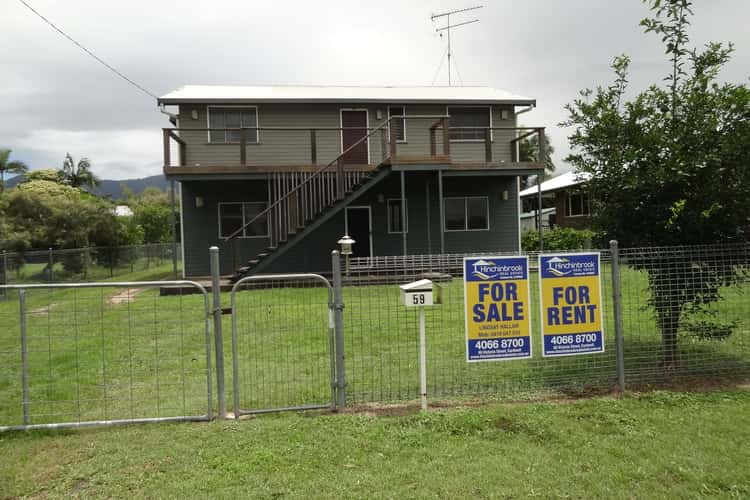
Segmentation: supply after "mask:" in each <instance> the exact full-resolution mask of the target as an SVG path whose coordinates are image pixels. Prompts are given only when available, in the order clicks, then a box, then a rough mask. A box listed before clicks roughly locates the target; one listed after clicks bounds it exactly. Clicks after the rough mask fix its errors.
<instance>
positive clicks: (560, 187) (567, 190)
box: [521, 172, 591, 230]
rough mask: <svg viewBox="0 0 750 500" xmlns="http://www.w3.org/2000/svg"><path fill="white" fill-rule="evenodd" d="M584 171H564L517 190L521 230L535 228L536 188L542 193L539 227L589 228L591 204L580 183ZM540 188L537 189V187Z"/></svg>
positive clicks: (537, 191)
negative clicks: (519, 203) (518, 191)
mask: <svg viewBox="0 0 750 500" xmlns="http://www.w3.org/2000/svg"><path fill="white" fill-rule="evenodd" d="M587 179H588V174H586V173H577V172H566V173H564V174H560V175H558V176H556V177H553V178H552V179H549V180H546V181H544V182H542V184H541V186H538V185H535V186H531V187H529V188H526V189H524V190H523V191H521V206H522V210H523V211H522V212H521V225H522V227H523V230H537V229H538V228H539V225H538V217H537V206H538V205H539V203H538V196H539V191H540V190H541V194H542V211H541V215H542V217H541V223H542V229H543V230H546V229H552V228H554V227H555V226H557V227H571V228H574V229H589V228H590V227H591V205H590V203H589V193H588V192H587V191H586V189H585V188H584V186H583V184H584V183H585V182H586V180H587ZM540 188H541V189H540Z"/></svg>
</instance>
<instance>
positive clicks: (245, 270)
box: [235, 266, 250, 274]
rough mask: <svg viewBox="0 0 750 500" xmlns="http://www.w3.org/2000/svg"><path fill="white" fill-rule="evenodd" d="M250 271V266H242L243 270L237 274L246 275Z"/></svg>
mask: <svg viewBox="0 0 750 500" xmlns="http://www.w3.org/2000/svg"><path fill="white" fill-rule="evenodd" d="M249 270H250V266H242V267H241V268H239V269H237V271H236V273H235V274H245V273H246V272H248V271H249Z"/></svg>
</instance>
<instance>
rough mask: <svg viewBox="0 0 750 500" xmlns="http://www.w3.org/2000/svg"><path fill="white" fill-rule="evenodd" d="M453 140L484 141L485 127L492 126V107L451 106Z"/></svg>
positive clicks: (449, 110) (451, 134)
mask: <svg viewBox="0 0 750 500" xmlns="http://www.w3.org/2000/svg"><path fill="white" fill-rule="evenodd" d="M448 115H449V116H450V120H449V123H450V138H451V141H483V140H484V131H485V129H487V128H489V127H491V126H492V123H491V119H490V108H489V107H488V106H481V107H458V106H449V107H448Z"/></svg>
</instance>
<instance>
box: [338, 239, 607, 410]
mask: <svg viewBox="0 0 750 500" xmlns="http://www.w3.org/2000/svg"><path fill="white" fill-rule="evenodd" d="M483 255H486V254H471V255H469V254H466V255H464V254H449V255H430V256H419V255H414V256H407V257H405V258H404V257H389V258H378V259H353V260H352V262H351V263H350V265H349V273H348V275H347V276H345V277H344V285H345V286H344V299H345V302H346V309H345V328H346V335H345V338H346V360H347V366H346V369H347V398H348V399H349V400H350V401H352V402H354V403H367V402H373V401H396V400H408V399H414V398H416V397H417V393H418V369H419V367H418V323H417V322H418V316H417V315H418V311H417V310H416V309H415V308H407V307H404V306H403V304H402V300H401V297H400V291H399V288H398V286H396V285H397V284H401V283H406V282H408V281H412V280H415V279H419V278H429V279H431V280H433V281H434V282H437V283H439V285H441V288H442V304H440V305H435V306H432V307H428V308H426V311H425V320H426V336H427V379H428V381H427V386H428V393H429V395H430V396H431V397H433V398H454V397H462V396H467V397H471V396H476V395H496V396H500V397H502V396H509V395H513V396H519V395H522V394H529V395H537V396H541V395H543V394H547V393H553V392H560V391H562V392H582V391H586V390H591V389H595V388H596V389H598V388H604V387H611V386H612V385H613V384H615V383H616V380H617V374H616V369H615V349H614V334H613V331H614V326H613V322H612V318H611V316H609V315H606V314H605V318H606V319H607V321H606V323H605V325H604V330H605V332H606V333H605V352H604V353H602V354H597V355H593V356H575V357H564V358H557V359H550V358H542V356H541V353H540V351H541V349H540V348H539V346H540V343H541V342H540V330H539V321H538V318H539V314H540V313H539V309H538V304H539V284H538V273H537V269H536V254H531V255H529V263H530V266H531V273H530V276H529V278H530V294H531V297H530V303H531V305H532V310H531V312H530V317H531V318H532V320H531V324H532V345H533V349H532V350H533V358H531V359H526V360H513V361H507V362H487V363H467V362H466V340H465V336H466V333H465V316H464V314H465V312H464V286H463V270H462V267H463V264H462V262H463V257H464V256H477V257H481V256H483ZM492 255H500V256H501V255H514V254H510V253H508V254H502V253H494V254H492ZM601 258H602V270H603V272H602V285H603V287H604V290H606V291H608V293H607V292H605V294H604V311H605V313H606V312H609V311H611V310H612V294H611V286H610V279H611V275H610V273H609V272H608V270H609V262H610V254H609V252H608V251H603V252H602V255H601Z"/></svg>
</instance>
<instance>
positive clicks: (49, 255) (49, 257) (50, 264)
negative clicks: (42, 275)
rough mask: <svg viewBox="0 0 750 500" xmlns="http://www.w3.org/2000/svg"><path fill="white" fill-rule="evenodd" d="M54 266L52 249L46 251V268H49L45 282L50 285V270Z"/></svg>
mask: <svg viewBox="0 0 750 500" xmlns="http://www.w3.org/2000/svg"><path fill="white" fill-rule="evenodd" d="M54 265H55V257H54V255H52V248H49V249H47V266H48V268H49V272H48V273H47V281H49V282H50V283H52V268H53V267H54Z"/></svg>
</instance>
